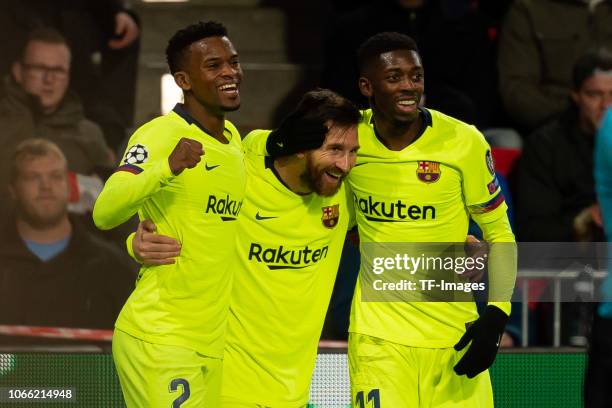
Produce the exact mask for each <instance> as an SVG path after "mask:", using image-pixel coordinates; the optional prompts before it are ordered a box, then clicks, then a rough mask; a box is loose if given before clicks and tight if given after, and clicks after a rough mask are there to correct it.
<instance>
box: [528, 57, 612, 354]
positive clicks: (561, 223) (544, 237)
mask: <svg viewBox="0 0 612 408" xmlns="http://www.w3.org/2000/svg"><path fill="white" fill-rule="evenodd" d="M611 70H612V55H611V54H610V53H609V52H608V51H606V50H604V49H600V50H598V51H589V52H587V53H585V54H583V55H582V56H581V57H580V58H579V59H578V61H576V63H575V65H574V69H573V74H572V76H573V86H572V91H571V93H570V96H571V101H572V102H571V105H570V107H569V108H568V109H567V110H566V111H565V112H564V113H563V114H562V115H560V116H559V117H558V118H556V119H553V120H552V121H550V122H549V123H547V124H545V125H544V126H542V127H541V128H539V129H538V130H536V131H535V132H534V133H533V134H532V135H531V136H530V137H529V138H528V139H527V141H526V143H525V147H524V149H523V154H522V157H521V158H520V159H519V173H518V192H517V198H518V200H517V221H518V222H517V224H518V237H519V240H521V241H535V242H537V241H543V242H573V241H601V240H602V239H603V230H602V228H601V217H600V216H599V207H598V205H597V203H596V202H597V200H596V195H595V183H594V177H593V148H594V139H595V132H596V130H597V127H598V124H599V122H600V121H601V119H602V116H603V114H604V112H605V109H606V108H607V107H608V106H610V104H612V75H611V72H612V71H611ZM570 262H571V259H569V260H568V263H570ZM568 266H569V265H568ZM538 309H539V312H538V318H539V319H540V320H539V322H538V323H540V324H539V327H538V334H537V336H538V338H539V340H540V341H539V343H541V344H542V343H543V344H549V341H550V339H551V333H552V332H551V330H550V329H551V324H550V322H551V320H550V319H551V318H552V305H551V304H548V303H542V304H539V305H538ZM589 309H590V306H589V305H588V304H580V303H563V305H562V319H563V320H562V331H561V341H562V342H563V344H568V343H569V344H571V345H576V346H584V345H585V343H586V337H585V336H586V334H587V333H586V332H587V330H588V320H589V316H590V310H589Z"/></svg>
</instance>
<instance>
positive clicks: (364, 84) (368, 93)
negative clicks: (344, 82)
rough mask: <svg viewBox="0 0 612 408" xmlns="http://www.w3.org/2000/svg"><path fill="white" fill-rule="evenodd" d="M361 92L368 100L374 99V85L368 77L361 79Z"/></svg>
mask: <svg viewBox="0 0 612 408" xmlns="http://www.w3.org/2000/svg"><path fill="white" fill-rule="evenodd" d="M358 84H359V91H360V92H361V94H362V95H363V96H365V97H366V98H371V97H372V83H371V82H370V80H369V79H368V78H366V77H359V83H358Z"/></svg>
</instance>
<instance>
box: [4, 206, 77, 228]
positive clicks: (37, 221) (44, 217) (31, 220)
mask: <svg viewBox="0 0 612 408" xmlns="http://www.w3.org/2000/svg"><path fill="white" fill-rule="evenodd" d="M16 212H17V216H18V217H19V218H20V219H21V220H23V221H24V222H25V223H26V224H28V225H30V226H31V227H32V228H35V229H38V230H43V229H48V228H52V227H55V226H57V225H59V224H60V222H61V221H62V220H63V219H64V217H66V216H67V214H68V210H67V208H66V205H61V204H60V203H58V205H57V208H51V209H46V210H44V211H42V210H40V209H39V208H36V207H34V206H31V205H28V204H25V203H21V202H18V203H17V205H16Z"/></svg>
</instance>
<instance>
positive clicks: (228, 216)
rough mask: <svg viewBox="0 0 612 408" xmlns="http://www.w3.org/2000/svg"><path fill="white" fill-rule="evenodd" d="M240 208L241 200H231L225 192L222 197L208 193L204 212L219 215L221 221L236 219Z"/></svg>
mask: <svg viewBox="0 0 612 408" xmlns="http://www.w3.org/2000/svg"><path fill="white" fill-rule="evenodd" d="M241 208H242V200H240V201H238V200H232V199H231V198H230V196H229V195H227V194H226V195H225V197H224V198H220V197H217V196H214V195H209V196H208V203H207V204H206V213H212V214H217V215H220V216H221V219H222V220H223V221H236V217H238V214H240V209H241Z"/></svg>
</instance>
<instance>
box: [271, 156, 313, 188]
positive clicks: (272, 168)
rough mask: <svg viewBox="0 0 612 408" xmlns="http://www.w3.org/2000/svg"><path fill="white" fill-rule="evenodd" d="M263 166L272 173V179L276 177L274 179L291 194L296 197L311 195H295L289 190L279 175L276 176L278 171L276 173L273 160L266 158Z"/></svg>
mask: <svg viewBox="0 0 612 408" xmlns="http://www.w3.org/2000/svg"><path fill="white" fill-rule="evenodd" d="M264 165H265V167H266V169H270V171H271V172H272V174H274V177H276V179H277V180H278V181H279V182H280V183H281V184H282V185H283V186H284V187H285V188H286V189H287V190H289V191H290V192H292V193H293V194H295V195H298V196H307V195H308V194H312V193H304V194H300V193H296V192H295V191H293V190H291V188H290V187H289V186H288V185H287V183H285V182H284V181H283V179H282V178H281V176H280V174H278V171H276V167H274V159H273V158H272V157H270V156H266V157H265V158H264Z"/></svg>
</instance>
